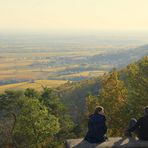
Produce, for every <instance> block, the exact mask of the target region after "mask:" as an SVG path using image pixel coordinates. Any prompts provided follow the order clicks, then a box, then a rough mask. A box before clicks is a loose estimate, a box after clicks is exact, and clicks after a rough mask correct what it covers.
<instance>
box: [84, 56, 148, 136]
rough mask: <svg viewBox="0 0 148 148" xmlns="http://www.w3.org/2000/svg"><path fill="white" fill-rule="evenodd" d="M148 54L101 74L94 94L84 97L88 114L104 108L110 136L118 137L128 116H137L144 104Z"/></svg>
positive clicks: (146, 100)
mask: <svg viewBox="0 0 148 148" xmlns="http://www.w3.org/2000/svg"><path fill="white" fill-rule="evenodd" d="M147 92H148V57H147V56H146V57H144V58H143V59H141V60H140V61H138V62H137V63H133V64H130V65H128V66H127V67H126V68H125V69H123V70H121V71H119V72H117V71H116V70H115V69H114V70H113V71H111V72H110V73H109V74H106V75H104V76H103V77H102V81H101V89H100V90H99V94H98V96H89V97H87V98H86V106H87V110H88V112H89V113H93V110H94V108H95V107H96V106H97V105H98V103H99V104H100V105H101V106H103V107H104V108H105V113H106V116H107V123H108V127H109V135H110V136H121V135H122V133H123V131H124V130H125V128H127V126H128V122H129V120H130V118H132V117H134V118H139V117H140V116H141V115H142V113H143V108H144V107H145V106H147V105H148V93H147Z"/></svg>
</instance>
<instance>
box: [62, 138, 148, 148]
mask: <svg viewBox="0 0 148 148" xmlns="http://www.w3.org/2000/svg"><path fill="white" fill-rule="evenodd" d="M65 148H148V141H140V140H137V139H134V138H121V137H113V138H109V139H108V140H107V141H106V142H103V143H100V144H99V143H98V144H90V143H88V142H87V141H84V140H83V139H70V140H67V141H66V143H65Z"/></svg>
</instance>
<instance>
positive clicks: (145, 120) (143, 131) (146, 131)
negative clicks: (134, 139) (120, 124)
mask: <svg viewBox="0 0 148 148" xmlns="http://www.w3.org/2000/svg"><path fill="white" fill-rule="evenodd" d="M137 123H139V136H140V138H141V139H142V140H148V115H147V116H144V117H142V118H140V119H139V120H138V121H137Z"/></svg>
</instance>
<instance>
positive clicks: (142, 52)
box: [88, 45, 148, 68]
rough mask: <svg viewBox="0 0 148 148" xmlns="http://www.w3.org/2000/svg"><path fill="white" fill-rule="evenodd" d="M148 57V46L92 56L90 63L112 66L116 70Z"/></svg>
mask: <svg viewBox="0 0 148 148" xmlns="http://www.w3.org/2000/svg"><path fill="white" fill-rule="evenodd" d="M146 55H148V45H144V46H140V47H138V48H133V49H127V50H122V51H118V52H117V51H113V52H108V53H106V54H99V55H95V56H92V57H90V58H89V59H88V61H91V62H96V63H99V64H101V63H102V64H105V63H106V64H111V65H114V67H116V68H121V67H124V66H125V65H127V64H129V63H131V62H134V61H137V60H139V59H140V58H142V57H143V56H146Z"/></svg>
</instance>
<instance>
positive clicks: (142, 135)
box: [128, 107, 148, 140]
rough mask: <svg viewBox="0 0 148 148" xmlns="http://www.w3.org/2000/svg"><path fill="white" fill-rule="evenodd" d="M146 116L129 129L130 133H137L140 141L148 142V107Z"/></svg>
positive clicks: (145, 112)
mask: <svg viewBox="0 0 148 148" xmlns="http://www.w3.org/2000/svg"><path fill="white" fill-rule="evenodd" d="M144 114H145V115H144V116H143V117H141V118H140V119H139V120H138V121H135V123H134V125H133V126H132V127H130V128H129V129H128V132H129V133H131V132H135V133H136V135H137V137H138V138H139V139H140V140H148V107H145V110H144Z"/></svg>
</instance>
